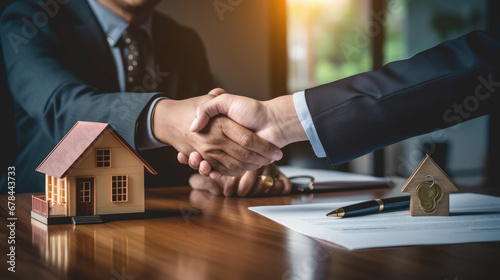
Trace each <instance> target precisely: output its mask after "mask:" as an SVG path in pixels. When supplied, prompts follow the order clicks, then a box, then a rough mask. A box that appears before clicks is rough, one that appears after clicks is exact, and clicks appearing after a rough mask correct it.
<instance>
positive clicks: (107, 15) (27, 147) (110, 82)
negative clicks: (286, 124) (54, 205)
mask: <svg viewBox="0 0 500 280" xmlns="http://www.w3.org/2000/svg"><path fill="white" fill-rule="evenodd" d="M158 2H159V0H135V1H132V0H82V1H76V0H73V1H39V0H25V1H15V2H14V3H13V4H11V5H10V6H9V7H7V8H6V10H5V11H4V12H3V14H2V17H1V19H0V31H1V32H0V34H1V37H0V39H1V47H2V54H3V58H4V63H5V69H6V73H7V82H8V87H9V90H10V92H11V94H12V97H13V101H14V106H15V123H16V127H15V134H16V136H17V148H18V151H19V152H18V155H17V159H16V161H15V163H14V166H15V168H16V186H17V192H28V191H29V192H40V191H42V190H43V189H44V177H43V175H42V174H39V173H37V172H35V171H34V170H35V168H36V167H37V165H38V164H40V163H41V162H42V160H43V159H44V157H45V156H47V155H48V154H49V152H50V151H51V149H52V148H53V147H54V146H55V145H56V144H57V143H58V141H59V140H60V139H61V138H62V137H63V136H64V135H65V134H66V132H67V131H68V130H69V129H70V128H71V127H72V126H73V125H74V124H75V123H76V121H79V120H85V121H96V122H106V123H109V124H110V125H111V126H112V127H113V128H114V129H115V130H116V131H117V132H118V133H119V134H120V135H121V136H123V138H124V139H125V140H126V141H127V142H128V143H129V144H130V145H131V146H133V147H136V148H137V149H138V150H139V151H140V152H141V154H142V155H143V156H144V157H145V158H146V159H147V160H148V161H149V162H150V163H151V164H152V165H153V166H154V167H155V169H156V170H157V171H159V177H158V178H155V179H154V178H148V182H147V185H168V184H172V185H179V184H185V183H187V178H188V173H187V170H180V169H179V166H176V165H175V164H172V162H171V161H169V160H170V159H171V158H173V157H174V155H175V154H174V153H173V151H174V149H172V148H171V147H166V146H167V145H171V146H173V147H174V148H175V149H177V150H179V151H181V152H183V153H186V154H187V153H190V152H192V151H194V150H196V151H199V152H200V153H201V154H202V155H203V157H205V158H206V159H208V161H209V162H210V164H211V165H213V166H217V167H218V169H219V170H220V171H221V172H223V173H224V174H229V175H231V174H241V173H244V171H246V170H250V169H252V170H253V169H257V168H259V167H261V166H263V165H267V164H269V163H270V162H272V161H273V159H272V156H271V157H269V156H268V155H273V154H274V155H277V157H276V158H279V157H280V151H279V149H277V148H276V147H274V146H273V145H271V144H269V143H268V142H267V141H263V140H262V139H260V138H259V137H257V136H256V135H255V134H254V133H253V132H251V131H249V130H247V129H245V128H243V127H241V126H240V125H238V124H236V123H235V122H233V121H232V120H230V119H228V118H226V117H223V118H217V119H216V120H214V122H211V123H210V124H209V126H208V127H207V129H206V130H204V131H203V133H198V134H196V135H195V134H192V133H186V132H188V129H189V125H190V123H191V120H192V117H193V116H194V114H195V108H196V107H197V106H199V105H201V104H202V103H204V102H207V101H208V100H210V99H211V98H212V96H210V95H206V93H207V92H208V91H209V90H210V89H212V88H213V87H214V83H213V79H212V76H211V74H210V71H209V66H208V62H207V58H206V56H205V51H204V48H203V45H202V42H201V40H200V38H199V37H198V36H197V35H196V33H195V32H194V31H193V30H191V29H188V28H186V27H183V26H181V25H179V24H177V23H176V22H174V21H173V20H171V19H169V18H168V17H166V16H164V15H161V14H159V13H157V12H155V11H154V7H155V5H156V4H157V3H158ZM200 95H201V96H200ZM176 99H182V100H176ZM6 133H7V137H13V134H14V132H6ZM243 146H244V147H245V148H242V147H243ZM9 148H10V147H4V149H9ZM276 158H275V159H276ZM234 170H236V172H235V171H234ZM225 171H227V172H225ZM5 174H6V172H2V175H5ZM6 185H7V184H6V183H5V182H2V184H1V188H2V189H3V190H2V191H5V189H4V188H5V186H6Z"/></svg>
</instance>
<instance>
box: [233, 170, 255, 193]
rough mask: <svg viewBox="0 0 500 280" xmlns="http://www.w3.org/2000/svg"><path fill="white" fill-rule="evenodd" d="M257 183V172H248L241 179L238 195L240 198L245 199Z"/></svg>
mask: <svg viewBox="0 0 500 280" xmlns="http://www.w3.org/2000/svg"><path fill="white" fill-rule="evenodd" d="M255 181H257V170H254V171H247V172H246V173H245V174H244V175H243V176H242V177H241V179H240V182H239V184H238V190H237V194H238V196H240V197H245V196H246V195H247V194H248V193H249V192H250V191H251V190H252V188H253V186H254V185H255Z"/></svg>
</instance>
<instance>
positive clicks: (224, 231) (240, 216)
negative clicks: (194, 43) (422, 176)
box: [0, 187, 500, 280]
mask: <svg viewBox="0 0 500 280" xmlns="http://www.w3.org/2000/svg"><path fill="white" fill-rule="evenodd" d="M398 191H399V190H398V189H396V190H394V192H398ZM464 191H468V192H470V191H471V190H464V189H462V192H464ZM472 191H474V192H479V193H489V194H493V195H497V196H500V191H499V189H498V188H496V189H472ZM389 195H392V194H391V193H388V191H387V190H382V189H380V190H369V191H354V192H337V193H329V194H321V195H296V196H284V197H271V198H245V199H241V198H224V197H213V196H210V195H208V194H206V193H203V192H198V191H191V189H190V188H188V187H175V188H158V189H149V190H147V192H146V203H147V205H146V207H147V209H148V211H150V214H151V213H153V214H154V215H153V216H156V217H154V218H149V219H143V220H129V221H115V222H108V223H104V224H95V225H78V226H74V225H71V224H70V225H51V226H48V227H47V226H45V225H43V224H40V223H38V222H37V221H36V220H34V219H33V220H32V219H31V218H30V216H29V215H30V209H31V205H30V203H31V194H16V212H15V214H16V215H15V217H17V221H16V229H15V242H16V243H15V260H16V267H15V268H16V272H15V273H12V272H9V271H8V270H7V268H8V266H9V265H8V263H7V260H8V256H7V254H8V253H9V252H10V246H12V245H9V244H8V243H7V240H8V235H10V234H11V233H10V231H8V229H7V227H6V226H5V223H6V222H7V221H6V219H7V218H6V217H8V216H7V214H8V213H7V197H6V196H5V195H3V196H1V197H0V208H1V212H0V214H1V217H0V218H1V219H2V220H3V223H4V226H2V227H1V229H0V258H1V265H0V269H1V270H0V279H37V280H39V279H106V280H110V279H116V280H120V279H129V280H132V279H136V280H139V279H188V280H191V279H443V280H444V279H460V280H462V279H500V278H499V277H500V242H489V243H473V244H457V245H440V246H411V247H396V248H383V249H368V250H358V251H349V250H346V249H344V248H342V247H339V246H336V245H334V244H331V243H326V242H323V241H319V240H314V239H311V238H309V237H306V236H304V235H302V234H299V233H296V232H294V231H291V230H289V229H287V228H285V227H283V226H281V225H279V224H277V223H275V222H273V221H271V220H269V219H267V218H265V217H262V216H260V215H258V214H256V213H254V212H252V211H250V210H248V207H250V206H256V205H277V204H291V203H311V202H327V201H346V200H355V199H366V198H370V197H384V196H389Z"/></svg>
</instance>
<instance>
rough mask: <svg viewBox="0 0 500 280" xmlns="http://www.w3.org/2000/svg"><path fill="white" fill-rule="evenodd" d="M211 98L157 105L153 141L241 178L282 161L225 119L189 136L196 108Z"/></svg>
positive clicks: (263, 143)
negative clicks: (198, 157)
mask: <svg viewBox="0 0 500 280" xmlns="http://www.w3.org/2000/svg"><path fill="white" fill-rule="evenodd" d="M212 98H213V95H204V96H200V97H194V98H190V99H186V100H171V99H164V100H161V101H159V102H158V105H157V107H156V109H155V113H154V116H153V118H154V120H153V127H154V131H153V132H154V134H155V136H156V138H158V139H159V140H160V141H162V142H164V143H167V144H170V145H172V146H173V147H174V148H175V149H176V150H177V151H179V152H180V153H183V154H190V153H192V152H195V151H196V152H198V153H199V154H200V155H201V156H202V157H203V158H204V159H205V160H206V162H207V163H208V164H210V166H211V167H212V168H214V169H215V170H217V171H219V172H221V173H222V174H225V175H234V176H236V175H242V174H243V173H244V172H245V171H247V170H255V169H258V168H259V167H261V166H263V165H267V164H269V163H271V162H273V161H274V160H278V159H280V158H281V157H282V153H281V151H280V150H279V149H278V148H277V147H275V146H274V145H272V144H270V143H268V142H267V141H264V140H263V139H261V138H260V137H258V136H257V135H256V134H255V133H253V132H252V131H250V130H248V129H246V128H244V127H242V126H240V125H238V124H236V123H235V122H234V121H231V120H230V119H228V118H226V117H222V118H214V119H213V120H212V121H211V122H210V123H209V124H208V126H207V127H205V128H204V129H203V130H202V131H200V132H199V133H192V132H190V131H189V126H190V123H191V121H192V119H193V117H194V116H195V110H196V107H197V106H200V105H201V104H203V103H204V102H207V101H209V100H210V99H212Z"/></svg>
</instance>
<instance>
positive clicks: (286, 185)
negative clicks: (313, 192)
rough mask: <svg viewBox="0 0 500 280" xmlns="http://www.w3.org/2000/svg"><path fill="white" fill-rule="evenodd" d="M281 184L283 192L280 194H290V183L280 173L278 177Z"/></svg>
mask: <svg viewBox="0 0 500 280" xmlns="http://www.w3.org/2000/svg"><path fill="white" fill-rule="evenodd" d="M278 178H279V179H280V181H281V182H283V186H284V188H283V191H282V192H281V193H282V194H290V193H291V192H292V182H290V179H288V177H286V176H285V175H284V174H283V173H281V172H280V175H279V176H278Z"/></svg>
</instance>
